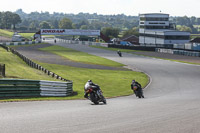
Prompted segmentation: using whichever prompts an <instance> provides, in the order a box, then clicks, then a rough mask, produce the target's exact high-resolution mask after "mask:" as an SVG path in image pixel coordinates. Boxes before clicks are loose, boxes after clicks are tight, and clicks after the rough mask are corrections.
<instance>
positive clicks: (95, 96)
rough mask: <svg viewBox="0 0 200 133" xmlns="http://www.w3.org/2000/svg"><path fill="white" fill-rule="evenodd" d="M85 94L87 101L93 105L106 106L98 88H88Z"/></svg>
mask: <svg viewBox="0 0 200 133" xmlns="http://www.w3.org/2000/svg"><path fill="white" fill-rule="evenodd" d="M87 93H88V94H89V96H88V99H89V100H90V101H91V102H93V103H94V104H99V102H103V103H104V104H106V99H105V98H104V96H103V92H102V91H101V89H100V87H99V86H90V88H89V89H88V90H87Z"/></svg>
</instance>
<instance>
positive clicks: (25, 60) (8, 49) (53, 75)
mask: <svg viewBox="0 0 200 133" xmlns="http://www.w3.org/2000/svg"><path fill="white" fill-rule="evenodd" d="M0 46H1V47H3V48H4V49H6V50H7V51H11V52H12V53H13V54H15V55H17V56H18V57H20V58H21V59H22V60H23V61H24V62H25V63H26V64H27V65H29V66H30V67H32V68H35V69H38V70H41V71H43V72H44V73H45V74H47V75H49V76H52V77H53V78H56V79H60V80H63V81H68V82H72V81H71V80H68V79H65V78H63V77H61V76H59V75H58V74H55V73H54V72H51V71H49V70H47V69H46V68H44V67H42V66H41V65H39V64H37V63H35V62H33V61H32V60H31V59H29V58H27V57H26V56H24V55H22V54H21V53H19V52H18V51H17V50H15V49H13V48H10V47H7V46H6V45H1V44H0Z"/></svg>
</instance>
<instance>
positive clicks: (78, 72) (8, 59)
mask: <svg viewBox="0 0 200 133" xmlns="http://www.w3.org/2000/svg"><path fill="white" fill-rule="evenodd" d="M59 49H60V48H59ZM75 52H77V51H75ZM0 53H1V54H0V63H2V64H6V76H7V77H8V78H20V79H37V80H56V79H53V78H51V77H49V76H47V75H45V74H44V73H43V72H41V71H38V70H36V69H33V68H30V67H29V66H27V65H26V64H25V63H24V62H23V61H22V60H21V59H19V57H17V56H16V55H13V54H12V53H11V52H7V51H5V50H4V49H2V48H0ZM61 53H62V52H61ZM89 56H90V55H89ZM86 58H87V57H86ZM34 62H36V63H38V64H40V65H42V66H43V67H45V68H46V69H48V70H50V71H53V72H54V73H56V74H58V75H60V76H61V77H63V78H66V79H69V80H72V81H73V90H74V91H75V92H77V93H78V94H77V95H74V96H68V97H29V98H12V99H1V100H0V102H3V101H34V100H37V101H38V100H68V99H83V95H84V90H83V88H84V85H85V83H86V82H87V80H88V79H91V80H93V82H94V83H96V84H98V85H100V87H101V89H102V90H103V92H104V96H105V97H117V96H125V95H130V94H132V93H133V92H132V90H131V89H130V84H131V81H132V79H136V80H137V81H138V82H140V83H141V84H142V86H143V87H144V86H146V85H147V83H148V77H147V75H145V74H144V73H141V72H134V71H119V70H99V69H86V68H76V67H70V66H63V65H55V64H47V63H41V62H37V61H34Z"/></svg>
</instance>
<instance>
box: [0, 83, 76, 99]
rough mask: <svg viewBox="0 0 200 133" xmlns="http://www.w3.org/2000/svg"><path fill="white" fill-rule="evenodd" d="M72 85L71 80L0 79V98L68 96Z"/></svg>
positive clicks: (71, 90)
mask: <svg viewBox="0 0 200 133" xmlns="http://www.w3.org/2000/svg"><path fill="white" fill-rule="evenodd" d="M72 86H73V84H72V82H58V81H45V80H25V79H0V98H4V97H38V96H57V97H58V96H60V97H61V96H69V95H71V94H72V92H73V89H72V88H73V87H72Z"/></svg>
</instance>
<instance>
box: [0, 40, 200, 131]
mask: <svg viewBox="0 0 200 133" xmlns="http://www.w3.org/2000/svg"><path fill="white" fill-rule="evenodd" d="M57 45H62V46H65V47H69V48H73V49H76V50H80V51H84V52H88V53H90V54H95V55H98V56H102V57H104V58H108V59H111V60H114V61H118V62H120V63H123V64H126V65H128V67H129V68H131V69H133V70H141V71H143V72H145V73H147V74H148V75H149V76H150V77H151V79H152V81H151V84H150V85H149V86H148V88H146V89H145V91H144V95H145V97H146V98H145V99H137V98H135V96H134V95H131V96H127V97H119V98H112V99H107V102H108V104H107V105H93V104H91V102H90V101H89V100H69V101H37V102H13V103H9V102H8V103H0V118H1V121H0V127H1V132H2V133H28V132H29V133H93V132H95V133H199V132H200V126H199V125H200V87H199V86H200V66H197V65H188V64H183V63H176V62H172V61H166V60H161V59H154V58H150V57H144V56H138V55H132V54H126V53H123V57H121V58H120V57H118V56H117V54H116V53H115V52H113V51H107V50H102V49H96V48H90V47H88V46H84V45H82V46H80V45H74V44H73V45H72V44H64V43H57Z"/></svg>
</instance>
